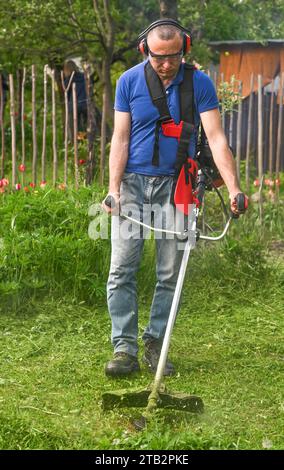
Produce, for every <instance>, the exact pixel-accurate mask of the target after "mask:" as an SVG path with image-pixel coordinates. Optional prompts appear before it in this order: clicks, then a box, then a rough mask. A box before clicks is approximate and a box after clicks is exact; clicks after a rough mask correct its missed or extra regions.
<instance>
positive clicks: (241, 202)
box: [231, 193, 248, 219]
mask: <svg viewBox="0 0 284 470" xmlns="http://www.w3.org/2000/svg"><path fill="white" fill-rule="evenodd" d="M233 205H234V206H235V208H236V209H237V211H238V214H235V213H234V212H233V211H231V212H232V217H233V219H238V218H239V215H240V214H244V213H245V211H246V210H247V208H248V197H247V196H246V195H245V194H244V193H238V194H237V195H236V197H235V199H234V202H233Z"/></svg>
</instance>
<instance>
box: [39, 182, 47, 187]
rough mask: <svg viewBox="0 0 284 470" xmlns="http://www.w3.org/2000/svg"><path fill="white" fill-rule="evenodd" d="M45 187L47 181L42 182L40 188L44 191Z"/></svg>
mask: <svg viewBox="0 0 284 470" xmlns="http://www.w3.org/2000/svg"><path fill="white" fill-rule="evenodd" d="M45 186H46V181H41V182H40V187H41V188H42V189H44V188H45Z"/></svg>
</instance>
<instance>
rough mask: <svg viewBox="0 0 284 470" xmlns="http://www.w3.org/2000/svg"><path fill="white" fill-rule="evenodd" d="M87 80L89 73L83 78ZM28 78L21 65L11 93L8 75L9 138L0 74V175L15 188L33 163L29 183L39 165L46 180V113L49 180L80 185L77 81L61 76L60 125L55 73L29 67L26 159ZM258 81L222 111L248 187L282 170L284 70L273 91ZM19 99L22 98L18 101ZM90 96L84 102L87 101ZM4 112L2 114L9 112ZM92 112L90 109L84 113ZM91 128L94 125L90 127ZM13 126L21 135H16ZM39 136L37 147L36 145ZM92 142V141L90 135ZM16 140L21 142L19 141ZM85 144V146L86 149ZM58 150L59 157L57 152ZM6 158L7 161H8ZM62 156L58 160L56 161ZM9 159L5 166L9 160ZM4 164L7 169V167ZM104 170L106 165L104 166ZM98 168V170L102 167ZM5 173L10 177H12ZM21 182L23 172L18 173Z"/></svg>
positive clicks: (89, 155) (88, 158)
mask: <svg viewBox="0 0 284 470" xmlns="http://www.w3.org/2000/svg"><path fill="white" fill-rule="evenodd" d="M87 78H88V77H87ZM212 78H213V81H214V83H215V85H216V83H218V88H219V86H220V83H221V84H222V77H221V79H220V80H219V79H218V77H216V76H215V77H212ZM26 80H27V71H26V70H25V69H24V70H23V73H22V75H21V80H20V82H19V80H18V86H17V93H15V84H14V77H13V75H10V76H9V91H10V93H9V100H8V102H7V108H8V109H9V112H10V129H11V134H10V136H9V138H8V137H7V136H5V126H6V127H7V125H8V119H7V118H6V122H5V119H4V95H3V87H2V83H1V76H0V133H1V155H0V179H3V178H5V177H7V172H8V171H9V172H10V175H11V184H12V187H13V188H15V187H16V185H18V186H17V187H19V183H20V182H19V177H18V172H19V171H20V172H22V173H24V172H25V169H26V166H27V165H30V166H31V170H32V171H31V174H32V175H31V182H32V185H35V184H38V173H39V167H40V171H41V184H45V182H46V165H47V158H46V155H47V142H46V135H47V126H48V119H47V116H48V113H49V116H50V119H49V125H50V126H51V133H52V149H49V151H50V153H51V154H52V162H51V161H50V160H49V162H48V163H49V164H50V165H52V181H51V182H49V183H52V184H53V185H54V186H56V185H57V184H59V183H60V184H61V185H65V186H66V185H67V184H70V183H71V184H72V185H74V186H75V188H78V186H79V184H80V183H81V182H82V178H81V180H80V179H79V157H78V117H77V100H76V84H75V83H73V84H72V76H71V78H70V81H69V83H68V84H67V86H65V85H64V80H63V75H62V76H61V82H62V90H63V96H64V103H61V106H62V105H63V106H64V109H65V113H61V114H63V117H62V118H60V123H61V124H60V127H61V128H60V129H59V128H58V106H59V104H60V103H59V99H58V93H57V92H56V80H55V72H54V71H51V73H50V74H49V75H48V68H47V66H45V67H44V70H43V73H41V75H40V74H39V73H38V74H37V73H36V69H35V67H34V66H32V68H31V74H30V80H31V104H29V109H30V110H31V115H32V117H31V128H32V155H31V157H30V159H29V160H31V161H29V162H28V161H27V155H26V140H27V139H26V125H27V124H26V121H25V108H26V103H25V86H26ZM255 80H256V81H257V86H258V91H257V92H254V93H251V94H250V96H249V97H248V98H246V99H242V100H239V103H238V104H237V106H235V107H234V108H233V109H232V110H231V111H230V112H227V113H225V114H224V115H223V127H224V129H225V133H226V135H227V138H228V141H229V144H230V145H231V147H232V148H233V150H234V153H235V155H236V161H237V169H238V174H240V167H241V161H242V160H244V161H245V171H246V182H247V188H248V187H249V183H250V179H251V177H253V178H255V176H258V178H259V179H260V180H262V179H263V175H264V173H267V172H268V173H269V175H270V176H271V177H272V175H275V178H279V172H280V171H281V170H284V143H283V141H284V138H283V135H284V129H283V126H284V124H283V85H284V74H283V75H282V81H281V86H280V91H279V92H278V97H277V94H276V93H274V83H272V89H271V92H269V93H268V92H265V89H264V88H263V86H262V82H263V78H262V77H261V76H258V77H253V76H252V77H251V86H252V87H253V83H254V81H255ZM71 86H72V97H73V110H74V112H73V113H72V122H70V115H69V110H68V99H67V93H68V90H69V88H70V87H71ZM48 87H49V95H50V96H51V98H50V99H51V103H48ZM39 88H41V90H42V97H43V98H42V100H41V102H40V103H38V102H37V98H36V97H37V92H38V91H39ZM239 92H240V93H241V83H240V84H239ZM19 100H20V101H21V102H20V103H19ZM89 104H90V100H88V105H89ZM8 109H7V110H6V113H5V114H6V115H7V113H8ZM16 109H20V110H21V112H20V114H21V115H20V116H18V117H16V114H17V113H16ZM88 115H90V116H92V115H93V114H92V113H88ZM39 117H40V126H39V125H38V118H39ZM16 118H17V119H18V121H20V124H21V125H20V126H19V125H18V126H17V127H16ZM70 127H71V128H72V133H71V134H72V135H73V137H72V141H70V132H69V131H68V129H70ZM93 127H94V126H93ZM16 129H17V130H18V133H20V136H19V135H16ZM59 132H61V135H63V136H64V138H63V147H64V148H63V150H62V149H61V151H60V152H59V149H58V139H57V138H58V134H59ZM39 135H40V143H41V148H39V147H38V142H39ZM92 140H94V138H93V136H92ZM19 141H20V144H19ZM86 148H87V147H86ZM59 154H60V156H59ZM85 157H86V158H85V159H83V160H80V162H82V161H83V162H84V163H86V164H87V165H88V163H89V164H90V165H92V166H93V165H94V161H93V160H94V158H93V157H94V151H93V149H91V150H90V148H88V149H87V150H86V155H85ZM7 159H9V160H10V162H7ZM60 159H61V160H60ZM7 163H8V164H7ZM59 163H60V164H61V165H60V168H62V167H63V175H58V166H59ZM6 168H7V169H6ZM70 168H72V175H71V177H70V171H71V170H70ZM103 170H104V169H103ZM103 170H102V169H101V171H103ZM10 175H9V176H10ZM22 181H23V175H22ZM86 181H87V182H88V183H90V182H91V181H92V178H90V176H89V177H87V176H86V177H85V178H83V183H86Z"/></svg>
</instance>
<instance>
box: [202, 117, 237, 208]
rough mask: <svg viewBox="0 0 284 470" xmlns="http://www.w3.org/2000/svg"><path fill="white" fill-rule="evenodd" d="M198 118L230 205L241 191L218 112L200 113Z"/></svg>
mask: <svg viewBox="0 0 284 470" xmlns="http://www.w3.org/2000/svg"><path fill="white" fill-rule="evenodd" d="M200 117H201V121H202V125H203V128H204V131H205V134H206V136H207V139H208V143H209V146H210V149H211V151H212V155H213V158H214V161H215V163H216V165H217V167H218V170H219V171H220V174H221V176H222V178H223V180H224V182H225V184H226V186H227V188H228V191H229V195H230V200H231V204H232V202H233V201H234V199H235V197H236V195H237V194H238V193H241V192H242V191H241V189H240V185H239V182H238V177H237V171H236V165H235V161H234V157H233V155H232V152H231V150H230V148H229V146H228V142H227V139H226V136H225V134H224V131H223V129H222V125H221V117H220V113H219V110H218V109H212V110H210V111H206V112H205V113H201V114H200Z"/></svg>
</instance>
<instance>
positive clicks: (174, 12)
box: [159, 0, 178, 20]
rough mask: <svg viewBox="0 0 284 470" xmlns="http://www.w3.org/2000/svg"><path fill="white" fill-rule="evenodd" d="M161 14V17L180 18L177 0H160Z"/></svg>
mask: <svg viewBox="0 0 284 470" xmlns="http://www.w3.org/2000/svg"><path fill="white" fill-rule="evenodd" d="M159 4H160V16H161V18H173V19H174V20H177V18H178V7H177V0H160V1H159Z"/></svg>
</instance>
